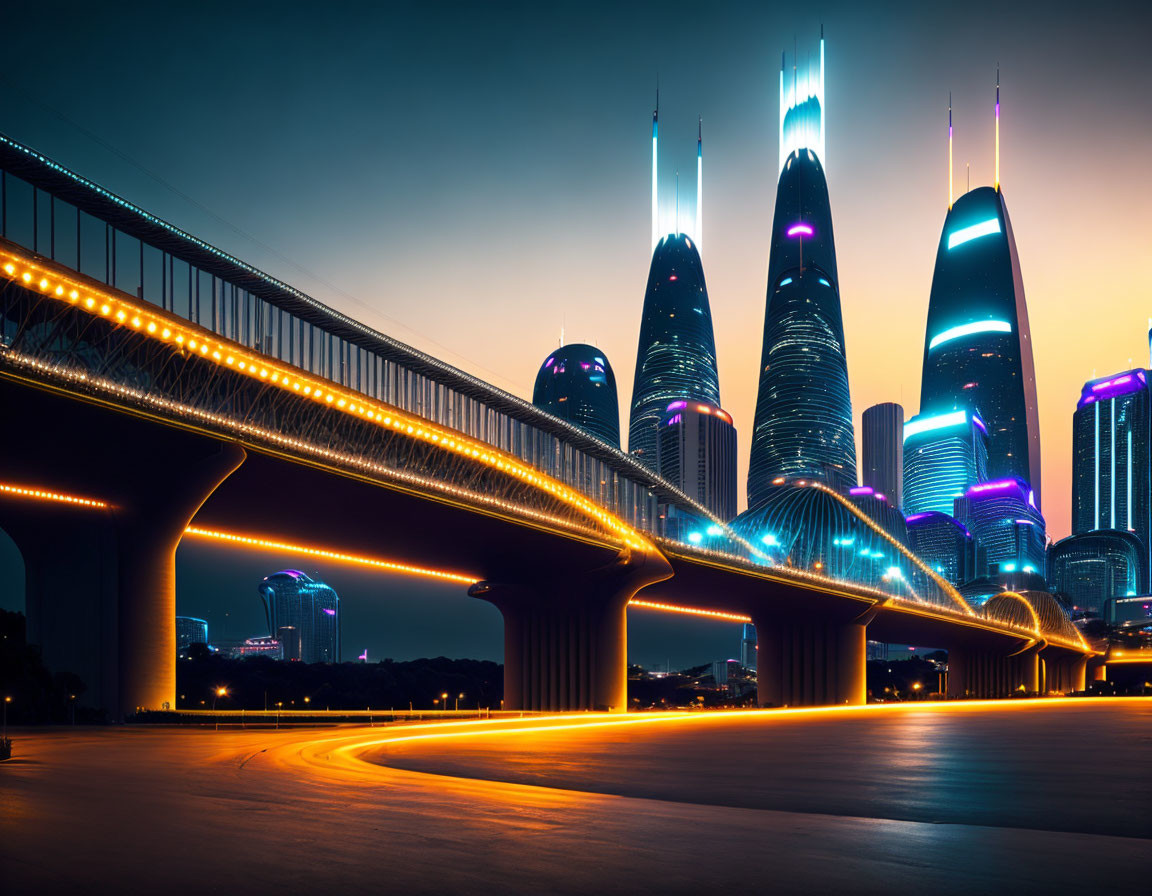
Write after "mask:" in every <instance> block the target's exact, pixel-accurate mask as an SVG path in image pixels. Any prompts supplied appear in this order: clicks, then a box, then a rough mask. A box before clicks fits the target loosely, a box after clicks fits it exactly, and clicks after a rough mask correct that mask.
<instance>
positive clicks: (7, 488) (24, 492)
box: [0, 482, 108, 509]
mask: <svg viewBox="0 0 1152 896" xmlns="http://www.w3.org/2000/svg"><path fill="white" fill-rule="evenodd" d="M0 494H5V495H12V496H14V497H17V498H33V499H35V500H37V501H55V502H57V503H59V504H76V505H79V506H81V507H95V508H97V509H104V508H106V507H107V506H108V505H107V504H106V503H105V502H104V501H97V500H96V499H95V498H81V497H79V496H77V495H65V494H62V493H60V492H50V491H45V490H44V489H40V488H29V487H28V486H20V485H9V484H6V483H2V482H0Z"/></svg>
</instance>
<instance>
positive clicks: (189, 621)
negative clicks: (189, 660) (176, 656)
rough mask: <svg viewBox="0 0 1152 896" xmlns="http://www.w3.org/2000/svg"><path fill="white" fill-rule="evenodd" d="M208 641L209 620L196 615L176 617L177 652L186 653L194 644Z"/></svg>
mask: <svg viewBox="0 0 1152 896" xmlns="http://www.w3.org/2000/svg"><path fill="white" fill-rule="evenodd" d="M207 643H208V622H207V620H204V619H197V618H196V617H195V616H177V617H176V652H177V653H184V652H185V651H186V650H187V649H188V648H189V647H190V646H192V645H193V644H207Z"/></svg>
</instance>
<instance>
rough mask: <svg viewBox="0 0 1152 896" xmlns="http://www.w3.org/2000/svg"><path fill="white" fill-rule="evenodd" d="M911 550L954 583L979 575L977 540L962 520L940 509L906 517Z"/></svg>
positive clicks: (958, 583)
mask: <svg viewBox="0 0 1152 896" xmlns="http://www.w3.org/2000/svg"><path fill="white" fill-rule="evenodd" d="M906 523H907V526H908V547H909V548H910V549H911V551H912V553H913V554H915V555H916V556H917V557H919V558H920V559H921V560H923V561H924V562H925V563H927V564H928V565H929V566H930V567H932V569H934V570H936V572H938V573H940V575H941V576H943V577H944V578H945V579H947V580H948V581H949V582H951V583H952V584H953V585H960V584H963V583H964V582H967V581H969V580H971V579H973V578H975V577H976V539H975V538H973V537H972V533H971V532H969V531H968V530H967V529H966V528H965V527H964V525H963V524H962V523H959V522H957V521H956V520H955V519H953V518H952V517H951V516H950V515H949V514H946V513H939V512H937V511H925V512H923V513H914V514H912V515H911V516H910V517H908V518H907V520H906Z"/></svg>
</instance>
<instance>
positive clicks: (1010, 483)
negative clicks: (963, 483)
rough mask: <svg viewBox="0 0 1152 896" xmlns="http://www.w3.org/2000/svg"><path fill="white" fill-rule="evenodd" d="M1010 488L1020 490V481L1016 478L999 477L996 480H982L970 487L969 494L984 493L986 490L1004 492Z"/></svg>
mask: <svg viewBox="0 0 1152 896" xmlns="http://www.w3.org/2000/svg"><path fill="white" fill-rule="evenodd" d="M1010 488H1014V489H1016V490H1017V491H1019V489H1020V483H1019V482H1017V481H1016V480H1015V479H998V480H996V481H995V482H981V483H980V484H979V485H974V486H972V487H971V488H970V489H968V494H970V495H982V494H984V493H986V492H1003V491H1007V490H1008V489H1010Z"/></svg>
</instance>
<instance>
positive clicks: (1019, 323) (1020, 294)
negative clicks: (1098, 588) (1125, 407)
mask: <svg viewBox="0 0 1152 896" xmlns="http://www.w3.org/2000/svg"><path fill="white" fill-rule="evenodd" d="M949 105H951V104H949ZM948 142H949V147H951V142H952V125H951V110H949V126H948ZM993 152H994V157H995V177H994V183H993V185H992V186H990V187H977V188H976V189H974V190H969V191H968V192H967V193H965V194H964V195H963V196H960V197H959V198H958V199H956V200H955V201H954V202H950V203H949V208H948V212H947V214H946V215H945V216H944V228H943V231H942V233H941V234H940V243H939V246H938V248H937V250H936V267H935V270H934V271H933V273H932V291H931V293H930V295H929V299H928V325H927V328H926V332H925V334H924V366H923V374H922V377H921V385H920V413H921V415H923V414H926V413H927V414H936V413H945V412H949V411H953V410H959V409H969V410H972V411H976V412H977V413H979V415H980V417H981V418H982V419H983V421H984V423H985V424H986V426H987V428H988V476H989V477H990V478H992V479H1001V478H1015V479H1022V480H1024V481H1025V482H1027V483H1029V485H1030V486H1031V490H1032V492H1033V494H1034V497H1035V503H1036V506H1037V507H1039V506H1040V424H1039V420H1038V418H1037V403H1036V373H1035V366H1034V364H1033V360H1032V335H1031V332H1030V330H1029V326H1028V306H1027V303H1026V301H1025V298H1024V279H1023V277H1022V275H1021V273H1020V257H1019V255H1018V254H1017V251H1016V239H1015V237H1014V236H1013V233H1012V223H1011V221H1010V220H1009V218H1008V206H1007V205H1006V204H1005V201H1004V192H1003V191H1002V190H1001V189H1000V74H999V72H997V74H996V106H995V145H994V147H993ZM949 167H951V149H949ZM949 181H951V171H949Z"/></svg>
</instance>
